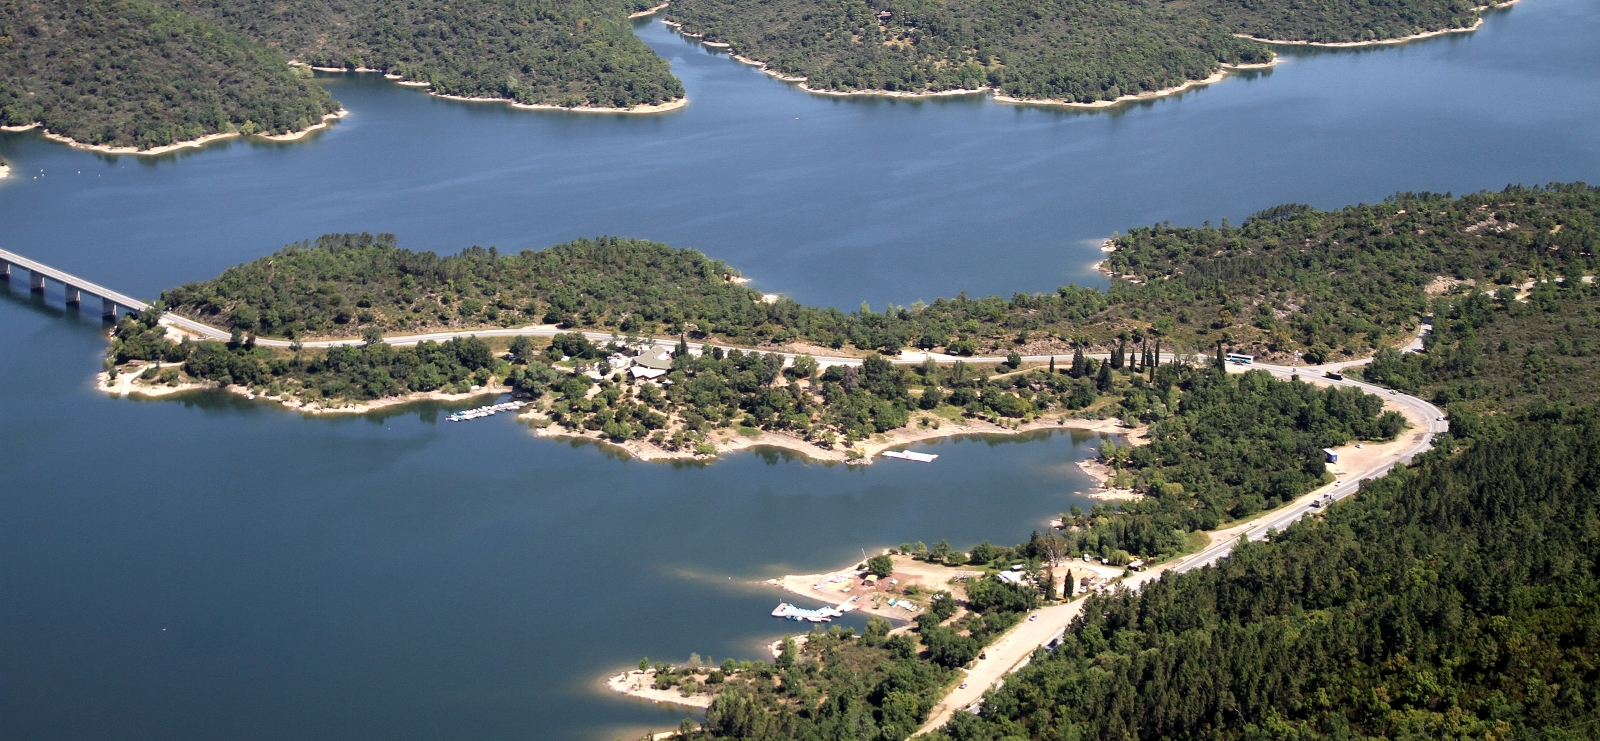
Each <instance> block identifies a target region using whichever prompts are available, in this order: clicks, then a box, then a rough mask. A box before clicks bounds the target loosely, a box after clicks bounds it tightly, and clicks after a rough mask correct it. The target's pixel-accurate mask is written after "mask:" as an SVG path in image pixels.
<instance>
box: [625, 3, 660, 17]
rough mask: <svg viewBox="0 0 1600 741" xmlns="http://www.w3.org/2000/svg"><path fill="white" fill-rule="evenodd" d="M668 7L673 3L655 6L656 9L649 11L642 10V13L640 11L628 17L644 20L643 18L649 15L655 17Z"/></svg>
mask: <svg viewBox="0 0 1600 741" xmlns="http://www.w3.org/2000/svg"><path fill="white" fill-rule="evenodd" d="M668 5H671V3H662V4H660V5H657V6H655V7H654V8H649V9H647V10H641V11H639V12H637V13H629V14H628V17H629V18H643V17H645V16H647V15H655V14H656V13H660V12H661V11H663V10H666V8H667V6H668Z"/></svg>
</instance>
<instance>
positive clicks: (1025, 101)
mask: <svg viewBox="0 0 1600 741" xmlns="http://www.w3.org/2000/svg"><path fill="white" fill-rule="evenodd" d="M652 12H653V11H652ZM662 23H663V24H665V25H668V26H671V27H673V28H675V29H677V30H678V33H679V34H680V35H682V36H683V37H685V38H690V39H699V38H702V36H701V35H700V34H697V33H690V32H688V31H684V30H683V24H682V23H676V22H673V21H667V20H664V21H662ZM1257 40H1258V41H1259V40H1260V39H1257ZM1286 43H1287V42H1286ZM700 44H701V45H702V46H707V47H711V48H714V49H727V48H730V47H729V45H728V44H725V43H722V42H720V41H701V42H700ZM728 56H729V57H730V58H732V59H733V60H734V61H735V62H739V63H740V64H748V65H750V66H752V67H755V68H756V69H759V70H761V71H762V72H763V73H765V74H766V75H768V76H770V77H772V78H774V79H778V80H782V81H784V82H791V83H795V84H796V87H799V88H800V89H801V90H804V91H806V92H808V93H811V94H812V95H827V96H832V97H842V98H848V97H853V96H864V97H873V98H905V99H909V100H920V99H930V98H949V97H959V96H964V95H989V96H990V97H991V98H992V99H993V100H994V101H995V102H997V103H1007V104H1011V105H1037V106H1050V107H1061V108H1110V107H1112V106H1115V105H1120V104H1122V103H1131V102H1135V101H1140V100H1151V99H1154V98H1160V97H1164V96H1167V95H1175V94H1177V93H1181V92H1183V91H1185V90H1188V89H1190V88H1195V87H1201V86H1204V85H1210V84H1212V83H1215V82H1221V81H1222V80H1224V79H1226V78H1227V76H1228V75H1229V74H1230V73H1233V72H1237V71H1239V70H1247V69H1265V68H1267V67H1271V66H1273V65H1275V64H1277V63H1278V60H1277V58H1276V56H1274V58H1273V60H1272V61H1270V62H1264V63H1262V64H1224V65H1222V68H1221V69H1219V70H1217V71H1216V72H1215V73H1214V74H1212V75H1211V76H1210V77H1207V78H1205V79H1203V80H1189V81H1188V82H1185V83H1183V84H1182V85H1176V86H1173V87H1169V88H1162V89H1160V90H1153V91H1149V92H1143V93H1136V94H1130V95H1123V96H1120V97H1118V98H1116V99H1114V100H1097V101H1095V102H1093V103H1079V102H1076V101H1068V100H1053V99H1049V98H1038V99H1035V98H1013V97H1010V96H1008V95H1003V94H1001V93H1000V92H999V91H997V90H995V89H994V88H993V87H990V86H987V85H986V86H983V87H976V88H962V89H959V90H939V91H934V92H922V93H908V92H902V91H898V90H821V89H818V88H814V87H810V86H808V85H806V84H805V83H806V78H805V77H801V76H797V75H786V74H783V73H781V72H776V71H774V70H772V69H771V68H769V67H768V66H767V63H766V62H761V61H757V60H755V59H751V58H749V57H746V56H742V55H739V54H733V53H730V54H729V55H728Z"/></svg>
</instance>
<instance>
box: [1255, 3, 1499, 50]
mask: <svg viewBox="0 0 1600 741" xmlns="http://www.w3.org/2000/svg"><path fill="white" fill-rule="evenodd" d="M1520 1H1521V0H1506V2H1503V3H1499V4H1496V5H1479V6H1477V7H1475V8H1473V9H1472V11H1473V12H1474V13H1478V14H1479V15H1478V20H1477V21H1476V22H1475V23H1473V24H1472V25H1470V26H1467V27H1465V28H1441V29H1439V30H1437V31H1423V32H1421V33H1414V34H1411V35H1409V36H1396V37H1395V38H1392V39H1375V40H1373V41H1290V40H1286V39H1263V38H1261V37H1259V36H1251V35H1250V34H1246V33H1236V34H1234V37H1236V38H1241V39H1249V40H1251V41H1255V42H1259V43H1262V44H1271V45H1273V46H1314V47H1318V48H1322V49H1353V48H1356V47H1362V46H1385V45H1389V44H1406V43H1410V42H1412V41H1417V40H1420V39H1431V38H1434V37H1436V36H1446V35H1449V34H1453V33H1471V32H1473V31H1476V30H1478V28H1479V27H1481V26H1482V25H1483V22H1484V17H1483V15H1482V14H1483V13H1484V12H1485V11H1490V10H1499V9H1501V8H1509V7H1511V6H1513V5H1516V4H1517V3H1518V2H1520Z"/></svg>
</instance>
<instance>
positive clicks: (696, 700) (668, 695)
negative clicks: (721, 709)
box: [606, 669, 711, 709]
mask: <svg viewBox="0 0 1600 741" xmlns="http://www.w3.org/2000/svg"><path fill="white" fill-rule="evenodd" d="M655 678H656V673H655V671H654V670H646V671H640V670H638V669H633V670H630V671H625V672H623V673H621V674H618V675H616V676H614V677H607V678H606V687H607V688H609V689H610V690H611V691H612V692H616V693H619V694H623V695H627V696H628V697H637V698H639V699H641V700H650V701H651V702H666V703H671V704H673V705H683V706H686V707H691V708H702V709H704V708H709V707H711V695H709V694H706V693H704V692H698V693H695V694H693V695H690V696H688V697H684V696H683V693H682V692H680V691H679V690H678V689H677V688H672V689H665V690H658V689H656V688H655Z"/></svg>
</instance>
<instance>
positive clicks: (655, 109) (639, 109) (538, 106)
mask: <svg viewBox="0 0 1600 741" xmlns="http://www.w3.org/2000/svg"><path fill="white" fill-rule="evenodd" d="M419 87H420V86H419ZM428 94H429V95H432V96H433V97H435V98H444V99H445V100H459V101H464V102H468V103H507V104H509V105H510V106H511V107H512V108H518V109H522V110H526V111H567V112H570V113H664V112H666V111H675V110H678V109H679V108H682V107H684V106H686V105H689V98H688V96H684V97H682V98H678V99H677V100H669V101H667V102H665V103H654V104H646V105H636V106H629V107H627V108H601V107H599V106H571V107H568V106H559V105H549V104H544V103H518V102H516V101H514V100H511V99H509V98H473V97H467V96H461V95H442V94H439V93H435V92H431V91H430V92H429V93H428Z"/></svg>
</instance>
